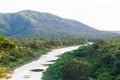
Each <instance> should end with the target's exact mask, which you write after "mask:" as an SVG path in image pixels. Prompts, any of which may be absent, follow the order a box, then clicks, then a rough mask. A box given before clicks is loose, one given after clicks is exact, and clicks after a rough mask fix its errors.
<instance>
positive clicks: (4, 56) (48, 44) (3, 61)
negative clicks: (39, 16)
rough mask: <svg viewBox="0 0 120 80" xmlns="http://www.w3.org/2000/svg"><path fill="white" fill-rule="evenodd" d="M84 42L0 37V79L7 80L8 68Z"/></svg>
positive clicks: (82, 40) (84, 41)
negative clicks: (4, 79) (54, 49)
mask: <svg viewBox="0 0 120 80" xmlns="http://www.w3.org/2000/svg"><path fill="white" fill-rule="evenodd" d="M86 42H87V41H86V40H85V39H81V40H80V39H76V40H75V39H71V40H66V39H8V38H5V37H3V36H2V35H0V78H8V75H7V73H8V70H9V69H7V67H8V66H9V67H10V68H13V67H16V66H18V65H21V64H23V63H26V62H28V61H31V60H32V59H35V58H36V57H39V56H40V55H42V54H45V53H46V52H47V51H49V50H51V49H53V48H60V47H66V46H73V45H79V44H86ZM37 71H38V70H37Z"/></svg>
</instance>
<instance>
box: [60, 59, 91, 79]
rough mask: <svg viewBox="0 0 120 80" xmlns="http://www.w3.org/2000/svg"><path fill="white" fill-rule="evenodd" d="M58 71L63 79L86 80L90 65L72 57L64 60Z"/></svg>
mask: <svg viewBox="0 0 120 80" xmlns="http://www.w3.org/2000/svg"><path fill="white" fill-rule="evenodd" d="M60 71H61V77H62V79H63V80H88V79H89V74H90V72H91V66H90V64H88V63H86V62H81V61H79V60H75V59H73V60H71V61H69V62H66V63H65V65H64V66H63V67H62V68H61V70H60Z"/></svg>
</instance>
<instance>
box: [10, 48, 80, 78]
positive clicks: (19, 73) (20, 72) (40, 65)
mask: <svg viewBox="0 0 120 80" xmlns="http://www.w3.org/2000/svg"><path fill="white" fill-rule="evenodd" d="M78 47H79V46H73V47H66V48H61V49H55V50H52V51H51V52H48V54H46V55H42V56H41V57H40V58H39V59H38V60H36V61H32V62H30V63H28V64H25V65H23V66H21V67H19V68H16V69H15V70H14V74H13V75H12V78H11V79H9V80H42V79H41V78H42V73H43V72H32V71H31V70H33V69H43V70H44V71H45V70H46V69H47V68H48V66H47V64H52V63H54V62H50V61H51V60H57V59H58V58H59V57H58V56H59V55H61V54H63V53H64V52H67V51H72V50H74V49H77V48H78Z"/></svg>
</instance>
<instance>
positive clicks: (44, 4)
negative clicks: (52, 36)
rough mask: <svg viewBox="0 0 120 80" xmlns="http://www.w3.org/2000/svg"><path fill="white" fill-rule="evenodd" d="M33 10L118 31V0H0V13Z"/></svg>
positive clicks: (119, 9)
mask: <svg viewBox="0 0 120 80" xmlns="http://www.w3.org/2000/svg"><path fill="white" fill-rule="evenodd" d="M20 10H35V11H39V12H47V13H52V14H55V15H58V16H60V17H63V18H69V19H74V20H77V21H80V22H82V23H84V24H87V25H89V26H91V27H94V28H96V29H99V30H110V31H120V0H0V13H11V12H12V13H13V12H17V11H20Z"/></svg>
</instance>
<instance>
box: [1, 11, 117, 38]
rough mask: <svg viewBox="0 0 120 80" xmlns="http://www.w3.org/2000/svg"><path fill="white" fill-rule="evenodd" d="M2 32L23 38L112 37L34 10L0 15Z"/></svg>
mask: <svg viewBox="0 0 120 80" xmlns="http://www.w3.org/2000/svg"><path fill="white" fill-rule="evenodd" d="M0 31H1V32H2V33H3V35H5V36H10V37H23V38H88V37H93V38H96V37H98V36H99V37H104V36H110V35H109V34H108V32H102V31H99V30H97V29H94V28H92V27H90V26H88V25H86V24H83V23H81V22H78V21H76V20H72V19H65V18H61V17H59V16H56V15H53V14H50V13H43V12H42V13H41V12H37V11H32V10H22V11H19V12H16V13H0ZM110 34H112V33H110ZM114 35H115V34H113V35H112V36H114Z"/></svg>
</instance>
